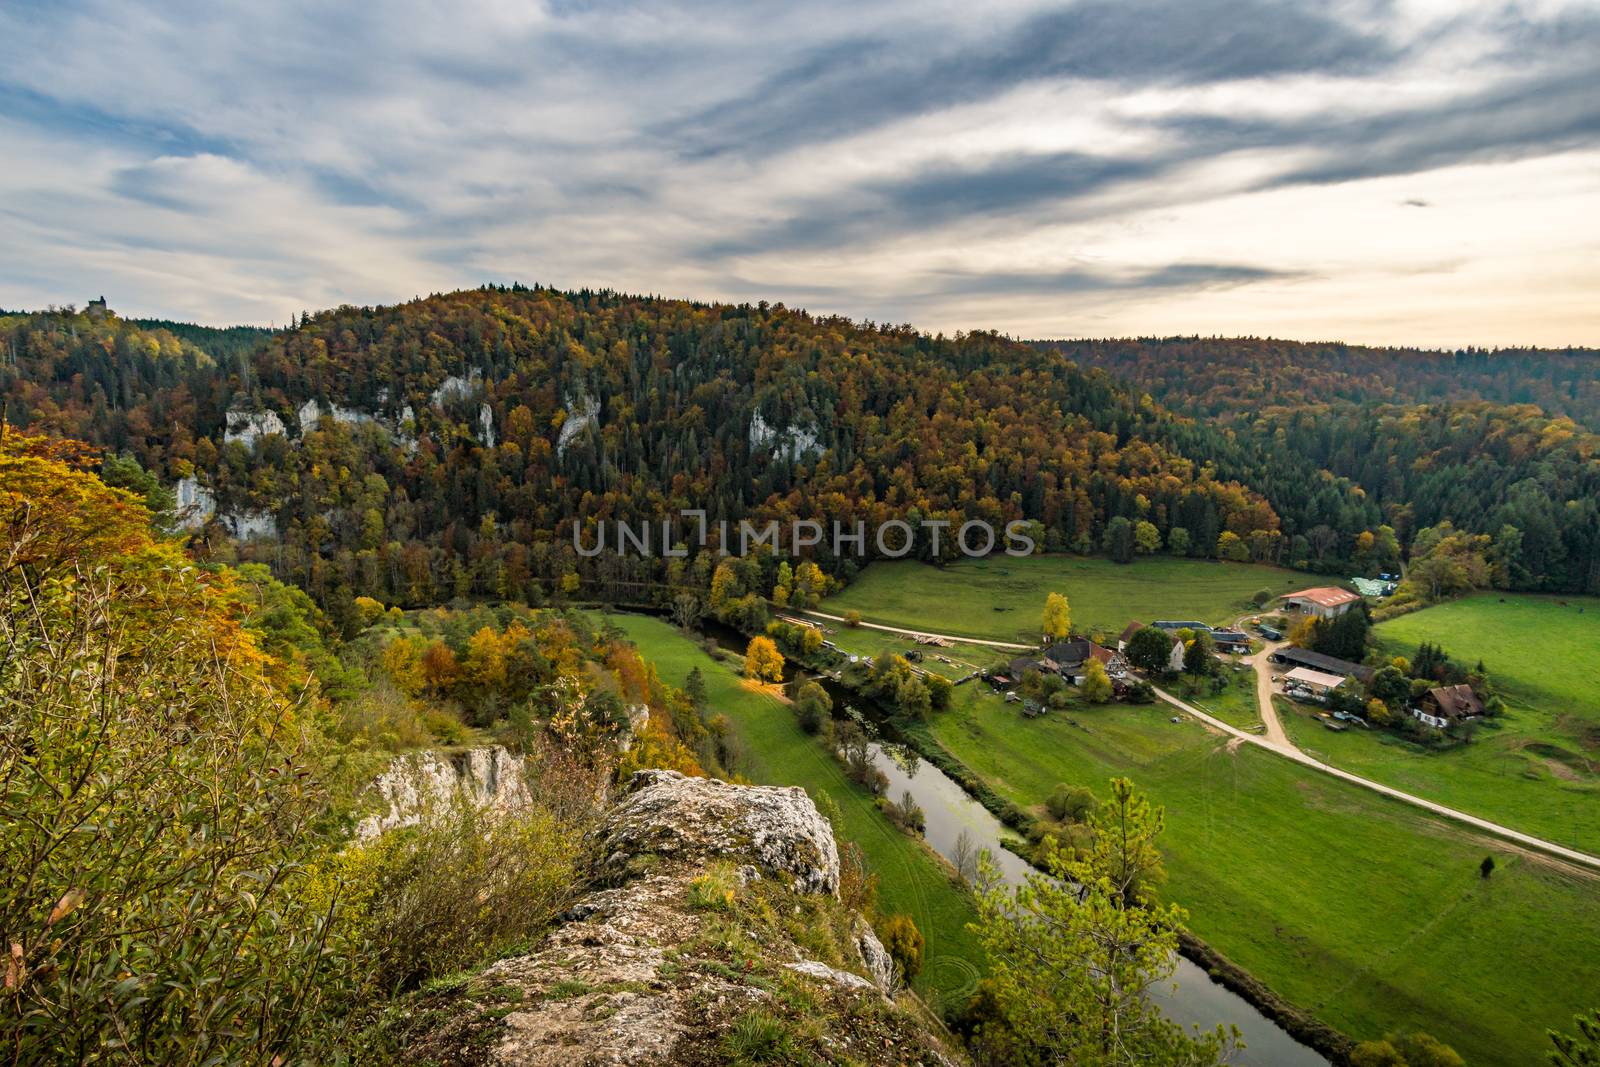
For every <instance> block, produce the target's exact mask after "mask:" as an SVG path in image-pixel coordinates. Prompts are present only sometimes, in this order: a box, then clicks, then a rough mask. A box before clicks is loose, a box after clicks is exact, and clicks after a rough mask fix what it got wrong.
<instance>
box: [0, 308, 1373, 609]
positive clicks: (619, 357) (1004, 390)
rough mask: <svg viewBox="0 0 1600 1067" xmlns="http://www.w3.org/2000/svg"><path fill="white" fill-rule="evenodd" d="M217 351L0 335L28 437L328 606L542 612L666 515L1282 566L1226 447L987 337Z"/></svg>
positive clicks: (851, 327)
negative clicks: (109, 472) (1224, 453)
mask: <svg viewBox="0 0 1600 1067" xmlns="http://www.w3.org/2000/svg"><path fill="white" fill-rule="evenodd" d="M205 341H206V338H205V337H202V336H199V335H194V337H193V339H190V338H189V337H184V336H179V335H178V334H176V333H174V332H173V331H170V330H163V329H155V330H145V329H143V328H141V327H139V326H137V325H135V324H132V323H127V322H124V321H122V320H119V319H117V318H116V317H115V316H114V315H112V316H105V317H103V318H100V319H96V320H91V319H90V318H89V317H88V316H86V315H82V314H65V313H55V314H39V315H29V316H13V317H9V318H5V319H0V351H4V352H7V353H9V356H8V358H7V359H6V361H5V362H6V365H5V367H4V368H3V370H0V394H3V395H4V396H6V397H7V398H8V400H9V402H10V410H11V418H12V420H13V421H14V422H17V423H20V424H23V425H25V426H29V427H32V428H36V429H40V430H45V431H48V432H51V433H55V434H59V435H62V436H73V437H82V438H85V439H88V440H91V441H94V442H96V443H99V444H101V445H104V446H106V447H107V448H109V449H111V450H112V451H114V452H118V453H127V454H129V455H131V456H132V457H133V458H134V459H136V460H137V461H138V462H139V463H140V464H142V465H143V466H144V467H145V468H147V469H149V470H151V471H154V472H155V473H156V474H157V475H158V476H159V477H160V478H161V479H162V480H163V481H165V482H167V483H168V484H172V483H174V482H176V481H177V480H178V479H180V478H184V477H188V476H190V475H193V476H195V477H196V478H197V479H198V481H199V483H200V484H201V486H203V487H205V488H208V489H209V490H210V492H211V493H212V494H214V496H215V498H216V503H217V508H218V511H219V512H220V513H222V514H224V515H234V516H239V515H249V516H251V519H250V522H249V523H248V524H247V525H248V527H249V528H250V529H254V530H266V529H271V528H274V527H275V533H276V536H275V537H272V538H267V539H265V540H266V542H267V543H264V544H262V545H259V546H255V547H247V549H246V551H247V552H248V553H251V554H256V555H259V556H262V557H265V558H267V559H269V560H270V561H271V562H272V563H273V565H274V566H275V567H276V568H277V569H278V571H279V573H280V574H281V575H282V576H284V577H286V578H291V579H294V580H296V581H297V582H299V583H300V584H302V585H304V586H305V587H306V588H308V589H309V590H311V591H312V592H313V594H314V595H316V596H318V597H319V598H321V599H322V600H323V601H324V603H325V604H328V605H329V606H330V607H336V605H337V604H338V603H343V602H347V601H348V599H349V598H351V597H353V596H354V595H357V594H361V593H367V594H370V595H374V596H378V597H380V598H381V599H384V600H385V601H386V602H392V601H399V602H402V603H415V602H425V601H432V600H436V599H438V598H440V597H441V596H442V597H448V596H450V595H454V594H456V593H463V594H476V593H486V594H496V593H499V594H507V593H520V592H526V591H529V590H531V589H532V588H536V587H540V588H543V589H545V590H548V589H549V588H551V583H552V582H554V581H558V580H560V579H562V578H563V577H565V576H566V575H568V574H569V573H573V572H578V573H581V574H583V575H584V576H585V577H589V576H590V574H589V573H588V571H589V569H591V568H600V567H602V566H605V567H608V568H612V569H616V568H618V567H619V566H620V565H618V564H616V563H615V561H612V560H609V559H605V560H603V561H594V562H593V563H592V564H590V563H586V562H583V561H579V560H578V559H577V558H576V557H575V553H573V551H572V548H571V533H570V525H569V523H570V520H571V519H572V518H574V517H608V518H622V519H627V520H640V519H645V518H651V519H654V518H658V517H660V516H662V515H664V514H669V513H671V512H672V511H674V510H675V509H677V508H679V507H683V508H704V509H706V510H707V511H708V512H709V513H710V514H711V516H712V517H713V518H728V519H734V520H736V519H739V518H741V517H744V516H755V517H760V518H766V517H775V518H780V519H782V518H787V517H791V516H817V517H824V518H827V519H837V520H840V521H842V522H846V523H853V522H854V521H856V520H858V519H860V520H864V521H866V522H867V523H868V524H869V526H871V525H874V524H875V523H876V522H877V521H879V520H881V519H885V518H888V517H906V518H910V519H912V520H913V521H915V520H917V519H920V518H933V517H944V518H948V519H950V520H952V521H954V522H956V523H959V522H960V521H962V520H964V519H966V518H983V519H988V520H990V521H991V522H994V523H995V524H997V525H998V524H1002V523H1004V522H1006V521H1009V520H1012V519H1019V518H1027V519H1034V520H1038V521H1039V522H1040V523H1041V524H1042V526H1043V536H1044V538H1045V540H1046V543H1048V544H1049V545H1051V546H1053V547H1057V548H1065V547H1076V548H1078V549H1080V550H1086V551H1087V550H1098V549H1099V548H1101V547H1102V546H1103V545H1107V544H1108V537H1109V538H1110V542H1109V544H1110V547H1112V548H1113V549H1114V550H1116V551H1119V552H1126V553H1127V554H1128V555H1131V554H1132V553H1133V552H1134V551H1135V548H1136V544H1145V545H1148V537H1147V538H1146V540H1145V541H1143V542H1136V534H1137V533H1138V532H1139V530H1140V529H1141V527H1139V526H1138V525H1137V524H1138V523H1141V522H1142V523H1144V524H1145V525H1146V526H1148V527H1150V528H1151V530H1150V532H1151V533H1152V534H1153V535H1154V536H1156V537H1158V538H1159V539H1160V540H1161V542H1162V543H1166V542H1167V541H1169V540H1170V538H1171V536H1172V534H1173V531H1174V530H1175V529H1179V530H1182V531H1184V532H1183V533H1182V534H1179V535H1178V541H1179V543H1180V545H1181V544H1183V543H1185V542H1186V543H1187V544H1188V545H1189V546H1190V549H1189V550H1192V551H1194V552H1196V553H1200V554H1209V553H1212V552H1215V551H1217V546H1218V544H1219V542H1222V543H1223V544H1224V545H1225V546H1227V547H1228V550H1229V551H1230V552H1232V551H1236V552H1240V553H1247V552H1251V551H1254V552H1255V553H1257V554H1258V555H1259V556H1261V557H1262V558H1267V557H1268V556H1271V555H1274V554H1276V553H1278V552H1279V551H1280V550H1279V548H1278V545H1279V543H1280V541H1281V538H1282V534H1281V532H1280V528H1281V523H1280V520H1279V516H1278V515H1277V514H1275V512H1274V511H1273V509H1272V508H1271V507H1270V506H1269V505H1268V504H1267V503H1266V501H1265V500H1264V499H1263V498H1262V497H1261V496H1260V495H1259V494H1256V493H1253V492H1251V491H1250V490H1248V489H1246V488H1245V487H1243V486H1241V485H1238V484H1234V483H1231V482H1229V481H1227V480H1225V479H1223V478H1219V477H1217V476H1216V475H1214V474H1213V473H1212V471H1211V470H1210V469H1209V468H1208V467H1207V466H1205V465H1204V464H1203V463H1202V462H1197V461H1196V460H1197V458H1204V457H1205V456H1206V455H1208V454H1209V452H1211V451H1213V450H1212V449H1208V448H1204V447H1199V446H1198V445H1196V444H1195V442H1193V441H1188V442H1185V443H1184V446H1183V448H1179V447H1177V446H1176V445H1173V444H1163V443H1161V439H1162V438H1164V437H1165V436H1168V435H1167V434H1166V429H1165V428H1166V427H1167V426H1168V424H1170V423H1172V422H1173V421H1174V420H1172V419H1171V417H1170V416H1169V415H1167V414H1166V413H1165V412H1163V411H1162V410H1161V409H1160V408H1159V407H1157V406H1156V405H1152V404H1149V403H1147V402H1143V401H1141V400H1140V399H1139V398H1138V396H1137V395H1136V394H1134V393H1132V392H1130V391H1129V390H1127V389H1125V388H1123V387H1121V386H1120V385H1118V384H1117V383H1116V382H1115V381H1113V380H1112V379H1111V378H1110V377H1109V376H1107V375H1105V374H1104V373H1102V372H1099V371H1089V370H1081V369H1079V368H1078V367H1076V366H1074V365H1072V364H1071V363H1070V362H1068V361H1066V360H1064V359H1062V358H1061V357H1060V356H1057V355H1054V354H1051V353H1042V352H1039V351H1036V350H1034V349H1032V348H1029V347H1028V346H1025V345H1021V344H1017V343H1014V342H1011V341H1007V340H1005V339H1003V338H1000V337H997V336H994V335H991V334H970V335H964V336H959V337H955V338H936V337H930V336H928V335H925V334H920V333H917V332H914V331H912V330H910V329H908V328H900V327H877V326H872V325H859V324H853V323H850V322H848V321H845V320H843V319H827V318H818V317H814V316H810V315H807V314H805V313H802V312H798V311H794V310H789V309H785V308H783V307H769V306H765V305H763V306H748V305H742V306H723V305H705V304H696V303H689V302H683V301H668V300H658V299H650V298H643V297H633V296H623V295H619V294H614V293H602V292H577V293H562V292H555V291H551V290H545V289H524V288H520V287H519V288H513V289H500V288H487V289H480V290H473V291H465V292H459V293H453V294H448V295H442V296H434V297H430V298H428V299H425V300H419V301H415V302H412V303H408V304H403V305H399V306H395V307H384V308H340V309H337V310H333V311H327V312H323V313H321V314H317V315H312V316H308V317H306V318H304V319H302V320H301V321H300V322H299V323H297V324H296V325H295V326H294V328H292V329H290V330H287V331H283V332H279V333H274V334H271V335H269V336H266V337H264V338H262V339H261V342H260V344H259V346H258V347H257V348H256V349H255V350H254V351H253V352H252V353H251V354H250V355H249V356H248V358H229V356H230V355H235V354H233V353H229V354H223V353H220V352H217V353H213V352H208V351H206V350H205V349H204V348H202V347H200V345H201V344H203V343H204V342H205ZM313 402H314V403H313ZM1172 440H1174V441H1176V440H1177V438H1176V437H1173V438H1172ZM1219 447H1220V446H1219ZM1359 510H1360V509H1359V508H1358V509H1357V511H1358V512H1359ZM1369 517H1371V518H1374V519H1375V518H1376V516H1375V514H1374V515H1372V516H1369ZM1119 519H1120V520H1122V521H1121V522H1118V521H1117V520H1119ZM1225 538H1226V540H1225ZM947 544H948V539H947ZM821 562H822V563H823V565H824V566H826V567H833V566H834V565H835V561H833V560H831V559H829V558H828V557H827V553H826V552H824V553H823V557H822V560H821ZM655 566H656V565H655V564H650V565H645V564H637V565H636V564H628V565H627V566H625V567H622V568H621V569H622V570H623V571H625V572H626V573H623V574H620V575H619V574H616V573H610V574H608V575H607V576H608V577H610V578H612V579H619V578H629V579H635V580H647V579H650V578H655V577H658V575H657V574H655V573H652V568H653V567H655Z"/></svg>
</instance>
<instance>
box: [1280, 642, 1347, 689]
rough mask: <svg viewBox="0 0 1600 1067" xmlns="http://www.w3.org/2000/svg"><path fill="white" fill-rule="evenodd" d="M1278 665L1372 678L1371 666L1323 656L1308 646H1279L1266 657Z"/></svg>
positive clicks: (1345, 675)
mask: <svg viewBox="0 0 1600 1067" xmlns="http://www.w3.org/2000/svg"><path fill="white" fill-rule="evenodd" d="M1267 658H1268V659H1270V660H1271V661H1272V662H1273V663H1276V664H1277V665H1278V666H1280V667H1290V668H1293V667H1310V668H1311V669H1312V670H1314V671H1321V672H1323V673H1324V674H1339V675H1343V676H1344V677H1346V678H1355V679H1357V680H1358V681H1362V682H1366V681H1369V680H1370V679H1371V678H1372V668H1371V667H1364V666H1362V665H1361V664H1359V663H1351V662H1350V661H1349V660H1347V659H1339V658H1338V657H1337V656H1325V655H1323V654H1322V653H1321V652H1313V651H1311V650H1310V649H1308V648H1294V647H1289V648H1280V649H1278V650H1277V651H1276V652H1274V653H1273V654H1272V655H1271V656H1269V657H1267Z"/></svg>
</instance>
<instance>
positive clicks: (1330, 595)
mask: <svg viewBox="0 0 1600 1067" xmlns="http://www.w3.org/2000/svg"><path fill="white" fill-rule="evenodd" d="M1360 602H1361V594H1360V593H1352V592H1351V591H1350V590H1348V589H1340V588H1338V587H1337V586H1332V585H1321V586H1317V587H1316V588H1314V589H1302V590H1300V591H1299V592H1298V593H1285V594H1284V595H1283V609H1284V610H1285V611H1298V612H1300V613H1301V614H1304V615H1315V616H1317V617H1318V618H1322V619H1333V618H1337V617H1338V616H1340V615H1343V614H1344V613H1345V612H1347V611H1349V610H1350V609H1351V608H1353V607H1355V606H1356V605H1357V604H1359V603H1360Z"/></svg>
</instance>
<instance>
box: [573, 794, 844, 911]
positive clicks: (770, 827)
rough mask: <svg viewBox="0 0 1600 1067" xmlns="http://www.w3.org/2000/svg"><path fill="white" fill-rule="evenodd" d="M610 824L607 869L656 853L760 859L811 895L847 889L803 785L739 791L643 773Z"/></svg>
mask: <svg viewBox="0 0 1600 1067" xmlns="http://www.w3.org/2000/svg"><path fill="white" fill-rule="evenodd" d="M633 784H634V787H635V788H634V790H633V791H632V792H631V793H630V794H629V795H628V797H627V798H626V799H624V800H623V801H622V803H620V804H618V805H617V807H616V809H615V810H614V811H613V812H612V813H611V816H610V817H609V818H608V819H607V820H606V823H605V827H604V830H603V831H602V833H601V836H600V840H601V844H602V846H603V847H602V849H601V854H602V855H603V856H604V857H605V858H604V860H603V861H602V862H603V863H604V864H605V865H606V866H607V867H610V868H617V867H620V866H625V865H626V864H627V863H629V862H631V861H632V859H633V858H634V857H636V856H640V855H644V854H655V855H658V856H671V857H674V858H677V859H683V860H690V861H704V860H707V859H716V858H719V857H720V858H737V859H739V860H740V861H754V862H755V863H756V864H757V865H758V866H760V867H763V868H765V872H764V873H765V874H767V875H769V876H770V875H776V876H777V877H779V878H782V879H784V880H785V881H786V882H787V883H789V884H790V885H792V886H793V887H794V888H795V889H796V890H798V891H800V892H804V893H837V892H838V891H839V848H838V845H837V844H835V842H834V840H833V830H832V829H831V828H830V827H829V826H828V823H827V820H826V819H824V818H823V817H822V815H821V814H820V813H818V811H817V806H816V805H815V804H813V803H811V798H810V797H809V796H807V795H806V791H805V790H804V789H801V788H799V787H798V786H795V787H791V788H789V789H778V788H774V787H770V786H760V787H757V786H738V785H729V784H728V783H727V782H719V781H717V780H716V779H713V778H687V777H685V776H683V775H681V774H678V773H677V772H676V771H640V772H639V773H638V774H636V775H635V776H634V782H633Z"/></svg>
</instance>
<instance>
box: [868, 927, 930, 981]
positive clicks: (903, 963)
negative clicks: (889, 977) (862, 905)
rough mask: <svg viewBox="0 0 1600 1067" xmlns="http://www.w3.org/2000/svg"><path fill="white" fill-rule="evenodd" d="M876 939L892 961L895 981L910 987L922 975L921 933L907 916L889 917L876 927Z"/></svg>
mask: <svg viewBox="0 0 1600 1067" xmlns="http://www.w3.org/2000/svg"><path fill="white" fill-rule="evenodd" d="M878 939H879V940H880V941H882V942H883V947H884V949H885V950H887V951H888V953H889V958H890V959H892V960H894V973H895V979H896V980H897V981H899V982H900V984H901V985H910V984H911V983H912V982H913V981H914V980H915V979H916V977H917V975H919V974H921V973H922V931H921V930H918V929H917V924H916V923H915V922H913V921H912V919H911V916H909V915H891V916H889V917H888V918H886V919H884V920H883V922H882V924H881V925H880V926H879V927H878Z"/></svg>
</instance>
